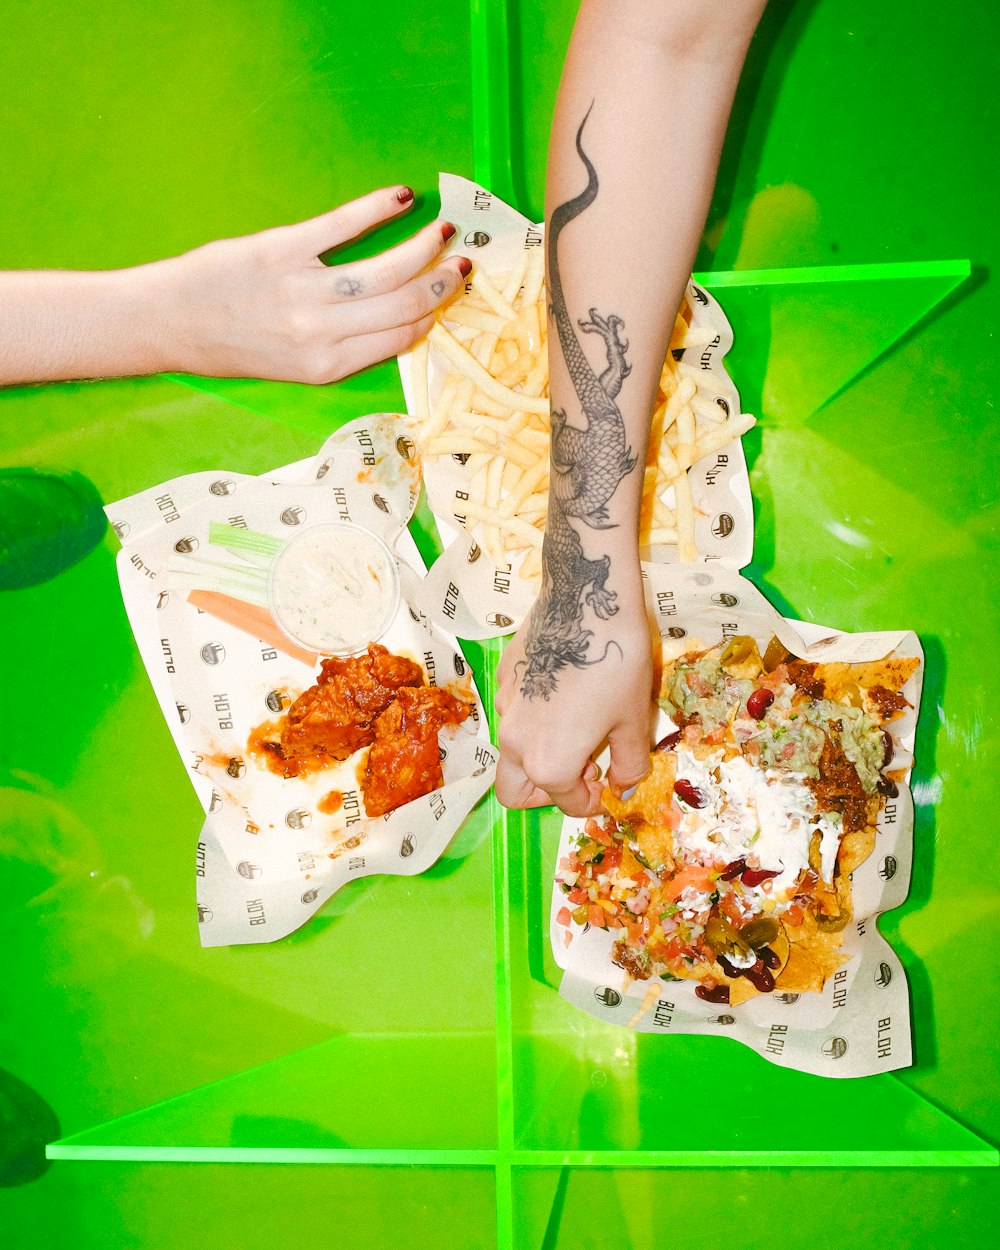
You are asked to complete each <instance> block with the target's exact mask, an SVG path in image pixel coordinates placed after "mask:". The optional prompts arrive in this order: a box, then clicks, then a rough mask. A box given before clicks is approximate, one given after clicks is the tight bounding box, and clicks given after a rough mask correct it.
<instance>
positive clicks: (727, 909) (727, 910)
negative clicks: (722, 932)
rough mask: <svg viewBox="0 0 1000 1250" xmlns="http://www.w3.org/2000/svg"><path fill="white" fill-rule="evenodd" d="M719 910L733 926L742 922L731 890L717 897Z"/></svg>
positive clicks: (737, 926)
mask: <svg viewBox="0 0 1000 1250" xmlns="http://www.w3.org/2000/svg"><path fill="white" fill-rule="evenodd" d="M572 897H573V896H572V895H570V898H572ZM719 911H721V912H722V914H723V915H724V916H725V918H726V919H727V920H728V921H729V923H730V924H731V925H733V926H734V928H737V929H738V928H739V927H740V925H742V924H743V911H742V909H741V908H740V905H739V901H738V900H737V897H736V895H735V894H734V893H733V892H732V891H731V890H727V891H726V892H725V894H723V895H722V896H721V897H720V898H719Z"/></svg>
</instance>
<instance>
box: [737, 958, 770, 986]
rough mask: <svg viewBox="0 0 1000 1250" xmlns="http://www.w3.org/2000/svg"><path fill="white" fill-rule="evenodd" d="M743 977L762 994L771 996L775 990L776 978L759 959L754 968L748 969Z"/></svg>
mask: <svg viewBox="0 0 1000 1250" xmlns="http://www.w3.org/2000/svg"><path fill="white" fill-rule="evenodd" d="M743 975H744V976H745V977H746V979H747V980H748V981H749V982H750V984H751V985H752V986H753V987H754V989H755V990H760V992H761V993H762V994H770V992H771V991H772V990H773V989H774V977H772V976H771V974H770V972H769V971H768V969H767V968H765V967H764V965H763V963H762V962H761V961H760V960H759V959H758V960H757V962H756V963H755V964H754V966H753V967H752V968H747V969H746V971H745V972H744V973H743Z"/></svg>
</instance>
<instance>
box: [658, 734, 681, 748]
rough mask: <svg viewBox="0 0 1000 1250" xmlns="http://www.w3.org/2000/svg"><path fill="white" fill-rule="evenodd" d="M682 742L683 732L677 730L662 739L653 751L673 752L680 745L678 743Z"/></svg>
mask: <svg viewBox="0 0 1000 1250" xmlns="http://www.w3.org/2000/svg"><path fill="white" fill-rule="evenodd" d="M680 740H681V731H680V730H679V729H675V730H674V732H673V733H672V734H667V736H666V737H665V738H661V739H660V741H659V742H658V743H657V744H656V746H655V747H654V748H653V750H654V751H671V750H673V748H674V747H675V746H676V745H677V744H678V742H680Z"/></svg>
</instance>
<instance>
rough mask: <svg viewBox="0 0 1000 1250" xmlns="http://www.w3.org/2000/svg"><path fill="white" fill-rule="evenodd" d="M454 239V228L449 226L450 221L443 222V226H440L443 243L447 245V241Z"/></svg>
mask: <svg viewBox="0 0 1000 1250" xmlns="http://www.w3.org/2000/svg"><path fill="white" fill-rule="evenodd" d="M454 237H455V227H454V226H453V225H452V224H451V222H450V221H446V222H444V223H443V225H442V226H441V238H442V239H444V241H445V243H447V242H448V240H449V239H453V238H454Z"/></svg>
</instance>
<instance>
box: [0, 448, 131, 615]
mask: <svg viewBox="0 0 1000 1250" xmlns="http://www.w3.org/2000/svg"><path fill="white" fill-rule="evenodd" d="M107 524H108V523H107V521H106V520H105V517H104V511H103V501H102V500H101V496H100V494H99V493H98V490H97V487H96V486H95V485H94V483H93V482H91V481H90V479H89V478H86V477H84V476H83V474H82V473H75V472H65V473H64V472H59V471H56V470H52V469H34V468H32V469H28V468H10V469H0V590H26V589H28V588H29V587H32V586H40V585H41V584H42V583H43V582H47V581H51V579H52V578H54V577H58V575H59V574H60V573H63V572H65V570H66V569H68V568H70V567H72V565H74V564H76V563H77V562H78V561H80V560H82V559H83V557H84V556H86V555H88V554H89V553H90V552H91V551H93V549H94V548H95V547H96V546H97V544H98V543H99V542H100V541H101V539H102V538H103V536H104V531H105V530H106V529H107Z"/></svg>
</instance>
